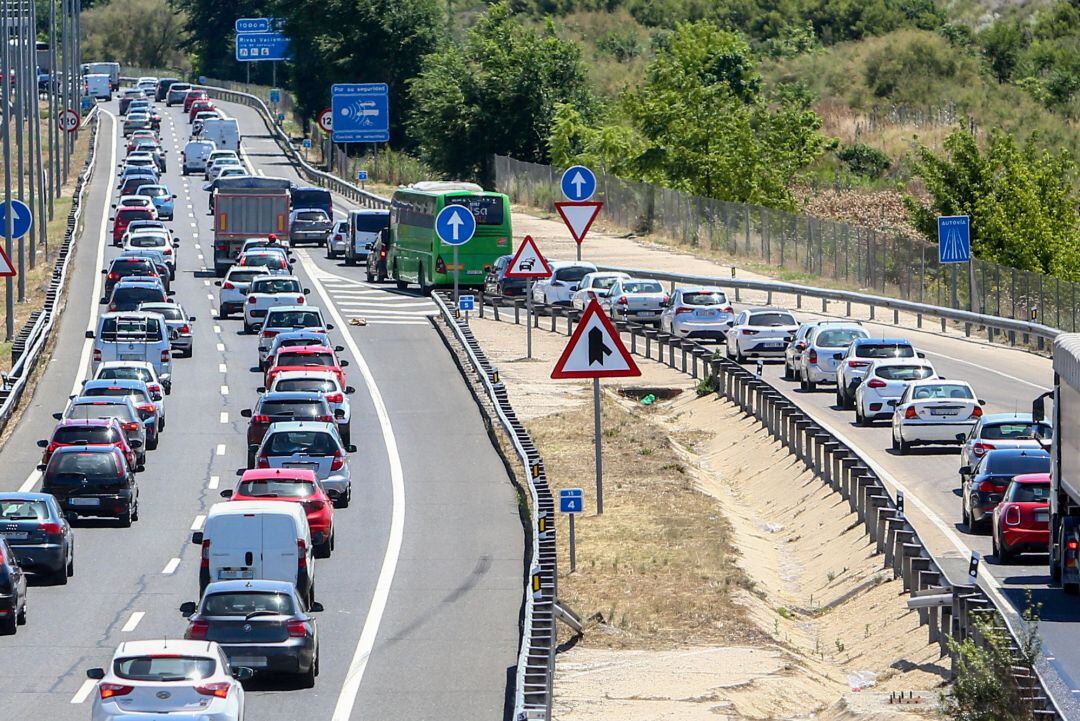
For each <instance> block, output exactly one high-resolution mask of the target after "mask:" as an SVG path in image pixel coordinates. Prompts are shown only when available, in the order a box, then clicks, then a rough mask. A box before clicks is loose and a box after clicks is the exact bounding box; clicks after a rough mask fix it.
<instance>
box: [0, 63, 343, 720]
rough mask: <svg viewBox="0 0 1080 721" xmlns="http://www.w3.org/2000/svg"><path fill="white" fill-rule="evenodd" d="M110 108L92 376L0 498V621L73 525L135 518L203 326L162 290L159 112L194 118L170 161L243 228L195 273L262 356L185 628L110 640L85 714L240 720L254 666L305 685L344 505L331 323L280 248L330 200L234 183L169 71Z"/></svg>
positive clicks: (213, 122) (208, 125) (170, 263)
mask: <svg viewBox="0 0 1080 721" xmlns="http://www.w3.org/2000/svg"><path fill="white" fill-rule="evenodd" d="M119 104H120V117H121V119H122V120H121V122H120V123H119V124H120V126H121V127H122V132H123V141H122V142H121V145H120V148H123V149H124V155H123V160H122V162H121V163H120V164H119V166H118V167H117V169H116V178H115V180H116V182H115V184H114V189H113V192H114V198H115V199H114V200H113V201H112V203H111V211H110V218H109V219H110V221H111V224H112V225H111V231H110V235H109V239H110V240H111V245H112V246H114V247H115V249H116V250H115V251H114V253H115V254H114V255H113V254H112V253H110V255H112V257H111V258H109V259H108V260H107V262H106V265H105V267H104V268H102V269H101V275H102V277H101V286H100V287H101V288H102V289H103V293H102V295H101V297H100V298H99V299H98V301H99V303H100V306H99V308H100V312H98V313H97V314H96V320H95V321H94V323H93V325H92V329H90V330H87V332H86V336H87V338H89V339H91V340H92V351H91V357H90V363H89V377H88V378H87V379H86V380H84V381H82V383H81V386H80V387H79V388H78V391H77V393H75V394H74V395H72V396H71V397H70V399H69V400H68V403H67V405H66V407H64V408H62V409H58V410H57V411H56V412H55V413H54V414H53V418H54V419H55V421H56V424H55V427H54V429H53V430H52V433H51V434H50V435H49V437H47V438H43V439H41V440H40V441H39V442H38V445H39V446H40V448H41V460H40V464H39V465H38V466H37V470H38V472H39V473H40V484H41V487H40V491H39V492H17V493H16V492H5V493H3V494H2V495H0V524H2V526H0V531H2V533H0V557H2V560H0V633H4V634H16V633H17V632H18V629H19V627H20V626H22V625H23V624H25V623H27V622H28V614H27V609H28V607H29V604H28V596H29V595H30V594H32V591H33V589H32V588H29V589H28V586H29V585H31V584H28V577H30V575H31V574H32V576H33V577H34V578H35V584H33V585H36V584H38V583H45V584H49V585H66V584H67V583H68V579H69V578H71V577H72V576H73V575H74V573H75V570H76V558H77V554H76V549H77V546H78V544H77V536H78V528H77V527H78V526H80V525H83V524H87V523H90V524H99V523H102V522H104V523H107V524H110V525H114V526H118V527H120V528H128V527H130V526H131V525H132V524H135V523H138V522H139V521H140V510H141V509H142V510H145V506H144V505H142V503H141V500H140V485H141V477H142V474H143V472H144V471H145V469H146V468H147V467H149V466H152V465H153V464H154V462H155V460H154V455H155V453H154V452H155V450H156V449H158V447H159V445H160V444H161V443H163V442H167V437H168V430H169V428H170V424H169V420H168V406H169V398H170V396H171V395H172V394H173V393H174V392H185V391H187V392H190V391H191V389H190V388H182V387H180V385H179V384H177V383H174V377H175V375H176V374H175V371H176V370H177V369H178V367H179V365H180V364H182V363H184V362H185V361H184V359H186V358H190V357H192V356H193V354H194V353H195V352H196V348H195V347H194V346H195V344H194V337H195V334H194V333H193V332H192V331H193V326H194V324H195V323H196V322H197V318H196V317H195V316H193V315H189V314H188V311H187V310H186V309H185V303H189V304H190V305H191V306H194V305H195V302H196V301H195V299H193V298H180V297H178V296H177V294H176V290H175V289H174V287H173V285H174V281H175V280H176V278H177V274H178V256H179V254H180V253H181V252H182V251H183V250H185V249H184V248H183V247H182V246H183V244H182V242H181V240H180V239H179V238H178V236H177V232H176V231H175V230H174V229H173V227H172V223H173V220H174V218H175V217H176V215H177V214H176V210H175V204H176V201H177V194H176V193H174V192H173V191H172V190H171V189H170V188H169V187H168V185H167V184H166V182H165V180H164V177H163V176H164V173H165V169H166V160H165V158H166V156H167V152H166V150H165V149H164V147H163V144H162V138H161V123H162V116H163V115H164V114H165V113H169V112H171V113H175V114H176V117H175V118H174V120H175V122H176V125H177V127H178V129H179V127H181V126H183V125H187V126H188V128H189V129H190V132H191V140H190V141H189V142H188V143H187V144H186V146H185V148H184V152H183V154H182V158H181V160H180V163H181V166H182V171H183V174H184V175H185V176H186V175H195V176H201V178H202V180H203V181H204V182H205V185H202V184H201V183H197V185H201V187H203V188H205V189H206V190H207V191H208V195H209V197H210V198H211V200H209V201H208V202H209V203H210V204H211V205H213V204H216V205H217V206H218V207H219V208H225V207H227V208H228V211H229V213H230V216H231V217H233V218H236V219H237V221H236V222H237V223H238V224H239V225H240V226H242V227H238V228H236V229H235V230H236V232H235V233H232V234H231V235H229V234H221V235H229V237H227V238H225V239H222V238H221V235H219V237H217V238H216V239H215V250H214V264H213V266H212V267H211V268H208V269H206V271H205V272H204V273H203V274H204V275H211V274H212V275H216V276H217V277H218V279H217V280H215V281H214V282H215V283H216V286H217V288H216V290H217V295H218V299H217V310H218V316H219V320H222V321H223V320H226V319H229V318H236V317H242V324H243V329H244V333H243V334H241V336H240V337H241V338H248V339H249V340H247V341H244V342H245V343H248V344H249V345H250V353H251V362H252V363H253V364H256V365H257V366H258V369H259V371H260V375H258V376H257V378H258V380H256V381H253V383H252V387H251V388H250V393H251V399H252V403H251V408H250V409H249V410H244V411H243V412H242V414H241V415H242V416H243V418H244V419H246V421H247V423H248V429H247V433H246V439H245V440H246V444H247V464H246V468H245V469H240V470H238V471H237V479H236V482H235V485H233V486H232V487H231V488H225V489H223V490H220V498H219V499H218V502H216V503H214V504H213V505H212V506H211V507H210V508H209V510H208V512H207V513H206V515H205V520H204V521H203V523H202V524H201V527H199V528H198V529H197V530H195V529H193V531H192V533H191V537H190V539H189V540H190V542H191V543H192V544H195V545H196V546H197V547H198V549H199V570H198V578H192V579H191V583H192V586H193V587H195V588H197V589H198V592H199V595H198V600H197V601H189V602H185V603H183V605H182V606H180V609H179V610H180V611H181V613H182V614H183V616H184V617H185V619H186V630H184V631H183V639H182V640H181V639H161V640H145V641H134V642H126V643H123V644H121V645H120V646H119V648H117V649H116V652H115V655H114V657H113V659H112V661H111V662H110V664H109V665H108V666H104V667H99V668H91V669H88V670H87V672H86V675H87V677H88V678H89V679H90V680H91V681H93V682H95V686H94V690H93V709H92V718H93V719H95V720H96V721H102V720H105V719H114V718H128V717H131V716H137V717H139V718H165V717H166V715H168V718H174V715H173V714H181V715H182V716H183V718H198V719H206V720H212V721H225V720H226V719H228V720H230V721H237V720H239V719H242V718H243V716H244V689H243V686H242V684H241V682H243V681H245V680H247V679H250V678H252V677H254V676H255V675H259V676H267V677H272V678H277V677H284V678H286V679H287V681H288V683H289V684H292V685H293V686H294V687H295V686H298V687H300V688H310V687H313V686H314V685H315V679H316V677H317V676H318V675H319V634H318V629H317V623H316V619H315V616H314V614H317V613H318V612H319V611H321V610H322V607H321V605H320V603H319V602H318V600H317V591H316V587H317V583H316V581H317V574H316V568H317V559H322V558H328V557H330V556H331V554H333V553H334V548H335V538H336V534H335V528H336V524H337V523H338V522H340V521H339V519H340V518H341V516H339V515H336V514H340V513H341V512H342V511H344V509H347V508H348V507H349V505H350V503H351V501H352V493H353V489H352V479H351V474H350V461H349V458H350V454H352V453H354V452H355V451H356V449H355V447H354V446H353V445H351V444H350V440H351V410H350V402H349V398H348V396H349V395H350V394H352V393H353V392H354V389H353V388H352V387H351V386H349V385H348V378H347V371H346V368H347V366H348V365H349V363H348V361H347V360H344V359H341V358H339V355H338V354H339V353H341V352H342V351H343V350H344V349H343V348H342V347H341V346H339V345H335V344H334V343H333V341H332V340H331V336H330V332H331V331H332V330H333V329H334V326H333V325H332V324H330V323H327V322H326V319H325V318H324V316H323V313H322V311H321V309H320V308H319V307H317V306H315V305H311V304H309V303H308V302H307V295H308V293H309V290H308V289H307V288H304V287H303V284H302V282H301V280H300V278H298V277H297V276H296V275H294V274H293V273H292V268H293V263H294V260H295V259H294V257H293V255H292V252H291V249H290V247H291V245H294V244H297V243H298V242H306V243H313V244H318V245H326V244H327V241H328V236H329V235H330V232H331V230H332V227H333V226H332V224H330V223H328V222H325V221H326V220H327V218H329V217H332V210H331V209H330V207H329V202H330V198H329V194H328V193H327V192H326V191H323V190H321V189H306V190H305V189H302V188H297V187H295V186H292V185H291V184H290V185H286V186H282V185H281V181H278V183H277V185H276V187H273V186H274V185H275V184H274V183H270V184H269V185H270V186H272V187H271V188H270V191H269V195H272V196H274V197H273V198H271V199H270V200H269V201H268V200H267V195H268V192H267V191H266V190H265V189H264V188H259V187H256V188H255V189H256V190H257V191H259V192H257V193H252V192H250V188H248V189H247V191H245V189H244V188H240V187H238V188H236V189H234V190H233V191H229V190H228V189H227V186H226V183H227V181H228V179H231V178H244V179H247V180H249V181H251V182H252V184H253V185H255V186H258V185H259V181H260V180H264V179H263V178H260V177H259V176H255V175H253V174H251V173H249V170H250V169H249V167H248V166H247V165H245V163H244V161H243V160H242V159H241V156H240V154H239V151H240V147H239V132H238V128H237V121H236V120H235V119H230V118H227V117H226V116H225V115H224V113H222V112H221V110H220V109H218V108H216V107H215V105H214V103H213V101H211V100H210V99H209V98H207V97H206V94H205V93H204V92H202V91H199V90H195V89H192V88H191V87H190V86H188V85H186V84H183V83H180V82H179V81H178V80H176V79H169V78H164V79H158V78H140V79H139V81H138V83H137V85H136V86H135V87H134V88H132V89H130V90H125V91H123V92H121V94H120V97H119ZM167 109H168V110H167ZM110 170H111V169H110ZM265 180H269V179H265ZM286 182H287V181H286ZM305 202H311V203H313V205H311V206H307V205H304V204H303V203H305ZM320 220H321V221H323V222H319V221H320ZM283 223H285V224H286V226H287V227H286V229H285V232H284V233H281V235H282V236H285V237H279V234H278V232H275V231H278V230H279V229H280V228H281V227H282V224H283ZM193 225H194V224H193ZM294 232H295V235H293V233H294ZM289 236H291V237H292V243H291V244H290V242H289V239H290V238H289ZM92 317H93V315H92ZM256 386H257V391H256ZM195 584H197V586H195Z"/></svg>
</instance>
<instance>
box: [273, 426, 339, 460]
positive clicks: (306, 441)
mask: <svg viewBox="0 0 1080 721" xmlns="http://www.w3.org/2000/svg"><path fill="white" fill-rule="evenodd" d="M336 450H338V447H337V444H336V443H334V439H333V438H331V437H330V434H329V433H324V432H322V431H279V432H277V433H274V434H273V436H271V438H270V443H268V444H267V445H266V452H267V453H268V454H269V455H271V456H291V455H292V454H294V453H305V454H307V455H310V456H331V455H333V454H334V451H336Z"/></svg>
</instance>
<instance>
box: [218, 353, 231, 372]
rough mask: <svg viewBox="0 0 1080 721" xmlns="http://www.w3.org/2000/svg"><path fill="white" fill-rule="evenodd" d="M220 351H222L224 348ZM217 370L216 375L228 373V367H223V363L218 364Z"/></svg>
mask: <svg viewBox="0 0 1080 721" xmlns="http://www.w3.org/2000/svg"><path fill="white" fill-rule="evenodd" d="M222 350H224V348H223V349H222ZM217 369H218V373H228V372H229V367H228V366H227V365H225V364H224V363H218V367H217Z"/></svg>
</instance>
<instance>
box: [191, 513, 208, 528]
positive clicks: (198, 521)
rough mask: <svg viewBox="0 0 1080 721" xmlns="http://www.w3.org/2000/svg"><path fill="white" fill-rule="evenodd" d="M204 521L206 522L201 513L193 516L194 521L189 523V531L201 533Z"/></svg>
mask: <svg viewBox="0 0 1080 721" xmlns="http://www.w3.org/2000/svg"><path fill="white" fill-rule="evenodd" d="M205 520H206V516H204V515H203V514H201V513H200V514H199V515H197V516H195V520H194V521H192V522H191V530H193V531H201V530H202V526H203V522H204V521H205Z"/></svg>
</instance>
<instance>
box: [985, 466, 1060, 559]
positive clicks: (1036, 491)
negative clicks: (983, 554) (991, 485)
mask: <svg viewBox="0 0 1080 721" xmlns="http://www.w3.org/2000/svg"><path fill="white" fill-rule="evenodd" d="M1049 521H1050V474H1049V473H1026V474H1024V475H1020V476H1016V477H1015V478H1013V479H1012V482H1011V483H1009V487H1008V488H1007V489H1006V491H1005V495H1004V496H1003V497H1002V499H1001V501H1000V502H999V503H998V504H997V506H996V507H995V508H994V516H993V537H994V555H995V556H997V559H998V561H1000V562H1001V563H1009V562H1010V561H1012V560H1014V559H1015V558H1016V557H1017V556H1018V555H1020V554H1021V553H1025V552H1030V553H1046V551H1047V548H1048V547H1049V543H1050V522H1049Z"/></svg>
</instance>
